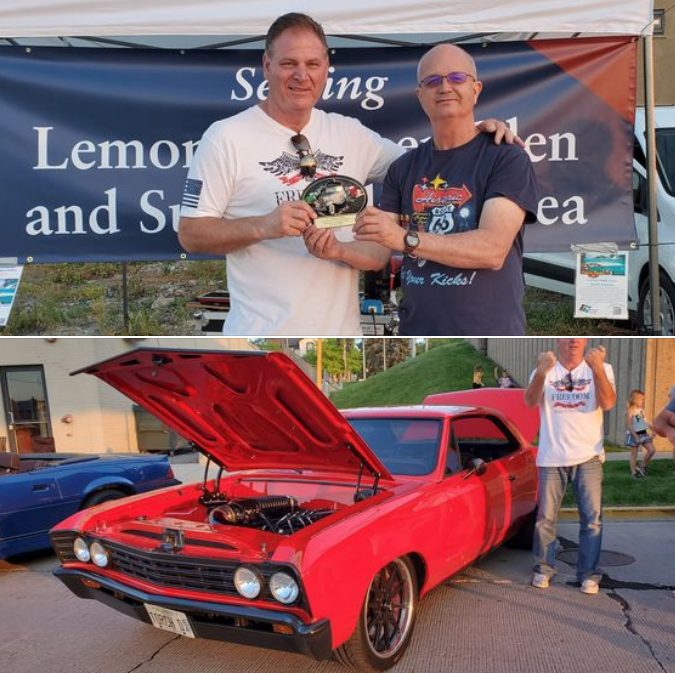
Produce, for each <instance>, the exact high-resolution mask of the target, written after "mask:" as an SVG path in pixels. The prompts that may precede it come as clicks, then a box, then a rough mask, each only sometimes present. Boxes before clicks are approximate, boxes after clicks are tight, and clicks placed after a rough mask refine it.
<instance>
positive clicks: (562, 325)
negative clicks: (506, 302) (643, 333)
mask: <svg viewBox="0 0 675 673" xmlns="http://www.w3.org/2000/svg"><path fill="white" fill-rule="evenodd" d="M523 308H524V309H525V315H526V316H527V334H528V335H530V336H550V335H551V334H557V335H561V336H564V335H570V336H617V335H622V336H631V335H635V334H636V330H635V327H634V325H633V324H632V323H631V321H629V320H617V321H611V320H591V319H588V318H574V297H568V296H566V295H562V294H557V293H556V292H547V291H546V290H540V289H539V288H535V287H527V288H526V289H525V299H524V301H523Z"/></svg>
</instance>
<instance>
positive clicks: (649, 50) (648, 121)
mask: <svg viewBox="0 0 675 673" xmlns="http://www.w3.org/2000/svg"><path fill="white" fill-rule="evenodd" d="M652 40H653V38H652V36H651V35H645V36H644V38H643V47H644V66H645V72H644V75H645V131H646V135H647V137H646V141H647V142H646V146H647V194H648V197H649V198H648V202H649V213H648V222H649V287H650V294H651V299H652V301H651V308H652V334H656V335H660V334H661V332H662V327H661V284H660V279H659V248H658V245H659V235H658V228H657V225H658V219H657V218H658V214H657V208H656V134H655V132H654V51H653V44H652Z"/></svg>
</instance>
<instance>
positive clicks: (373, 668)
mask: <svg viewBox="0 0 675 673" xmlns="http://www.w3.org/2000/svg"><path fill="white" fill-rule="evenodd" d="M416 614H417V576H416V574H415V569H414V568H413V565H412V563H411V562H410V560H409V559H408V558H406V557H402V558H398V559H396V560H394V561H392V562H391V563H388V564H387V565H386V566H385V567H384V568H382V569H381V570H380V571H379V572H378V573H377V575H375V577H374V578H373V580H372V582H371V583H370V586H369V587H368V592H367V593H366V598H365V600H364V601H363V606H362V608H361V611H360V613H359V621H358V623H357V626H356V629H354V633H353V634H352V636H351V637H350V638H349V640H348V641H347V642H346V643H344V644H343V645H341V646H340V647H338V648H337V649H336V650H335V658H336V659H337V660H338V661H339V662H340V663H342V664H345V665H347V666H350V667H351V668H358V669H360V670H363V671H370V672H371V673H376V672H378V671H386V670H387V669H388V668H391V667H392V666H393V665H394V664H396V662H397V661H399V659H400V658H401V657H402V656H403V653H404V652H405V650H406V648H407V647H408V644H409V642H410V638H411V636H412V632H413V627H414V624H415V617H416Z"/></svg>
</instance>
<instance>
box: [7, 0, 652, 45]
mask: <svg viewBox="0 0 675 673" xmlns="http://www.w3.org/2000/svg"><path fill="white" fill-rule="evenodd" d="M287 11H297V12H305V13H307V14H310V15H311V16H313V17H314V18H316V19H317V20H318V21H319V22H320V23H321V24H322V25H323V27H324V30H325V31H326V33H327V34H331V35H345V34H349V35H351V34H381V33H397V34H401V35H403V34H411V33H494V32H499V33H505V32H517V33H522V32H523V31H526V32H530V33H539V32H549V33H557V34H561V33H562V34H570V33H572V34H574V33H595V34H616V35H642V34H646V33H650V32H651V21H652V1H651V0H565V2H552V1H551V0H506V1H502V0H473V2H472V3H471V5H470V6H468V5H467V3H466V2H457V1H456V0H454V1H448V0H421V1H419V2H414V3H411V2H409V0H369V2H367V3H364V2H363V0H341V2H338V3H332V6H331V7H325V6H324V7H317V4H316V2H314V1H313V0H294V2H292V3H284V2H277V1H276V0H274V1H273V0H249V2H241V1H240V0H193V1H192V2H189V3H186V2H185V1H184V0H143V2H138V0H6V1H5V2H3V3H2V5H1V6H0V27H1V28H0V30H2V36H3V37H10V38H19V37H50V36H83V35H96V36H122V35H124V36H134V35H213V34H231V35H261V34H263V35H264V34H265V33H266V31H267V28H268V27H269V24H270V22H271V21H272V20H273V19H274V18H275V17H276V16H279V15H280V14H283V13H284V12H287Z"/></svg>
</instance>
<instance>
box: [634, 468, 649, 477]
mask: <svg viewBox="0 0 675 673" xmlns="http://www.w3.org/2000/svg"><path fill="white" fill-rule="evenodd" d="M636 472H639V474H640V476H641V477H646V476H647V468H646V467H638V468H636Z"/></svg>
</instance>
